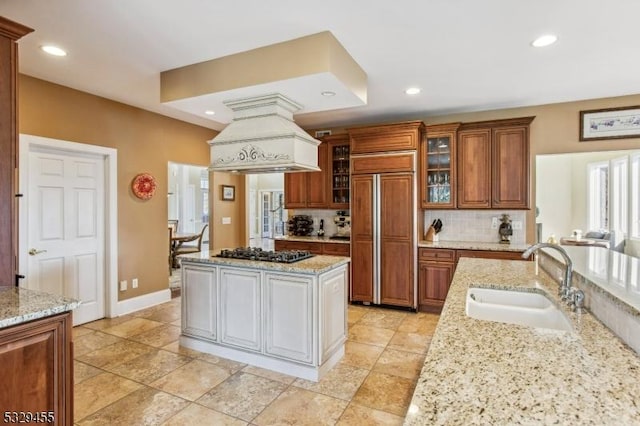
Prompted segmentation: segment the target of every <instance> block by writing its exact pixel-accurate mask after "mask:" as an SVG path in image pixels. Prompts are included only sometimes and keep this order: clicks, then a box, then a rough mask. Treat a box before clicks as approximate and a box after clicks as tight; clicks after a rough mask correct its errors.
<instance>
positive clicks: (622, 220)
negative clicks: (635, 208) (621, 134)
mask: <svg viewBox="0 0 640 426" xmlns="http://www.w3.org/2000/svg"><path fill="white" fill-rule="evenodd" d="M628 164H629V159H628V157H622V158H616V159H615V160H611V166H610V170H611V174H610V178H611V188H610V192H611V210H610V212H609V217H610V219H611V223H610V228H611V230H613V231H616V232H622V233H624V234H625V235H626V234H628V232H629V227H628V224H629V220H628V212H629V204H628V199H629V185H628V183H629V167H628Z"/></svg>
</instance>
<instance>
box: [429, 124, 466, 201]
mask: <svg viewBox="0 0 640 426" xmlns="http://www.w3.org/2000/svg"><path fill="white" fill-rule="evenodd" d="M459 126H460V123H453V124H438V125H433V126H427V127H426V131H425V135H424V138H423V140H422V146H421V154H420V155H421V157H422V158H421V163H422V165H421V178H420V179H421V193H422V197H421V198H422V208H425V209H426V208H448V209H451V208H455V205H456V196H455V195H456V194H455V188H456V163H455V161H456V158H455V153H456V137H457V130H458V127H459Z"/></svg>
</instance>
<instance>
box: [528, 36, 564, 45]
mask: <svg viewBox="0 0 640 426" xmlns="http://www.w3.org/2000/svg"><path fill="white" fill-rule="evenodd" d="M556 41H558V36H557V35H554V34H545V35H543V36H540V37H538V38H537V39H535V40H533V41H532V42H531V45H532V46H533V47H545V46H549V45H552V44H553V43H555V42H556Z"/></svg>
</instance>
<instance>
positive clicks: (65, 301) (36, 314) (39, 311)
mask: <svg viewBox="0 0 640 426" xmlns="http://www.w3.org/2000/svg"><path fill="white" fill-rule="evenodd" d="M79 305H80V302H79V301H77V300H74V299H69V298H66V297H62V296H56V295H53V294H49V293H43V292H40V291H34V290H28V289H26V288H20V287H8V288H2V289H0V328H5V327H10V326H12V325H17V324H22V323H23V322H27V321H32V320H35V319H39V318H45V317H50V316H52V315H56V314H60V313H63V312H67V311H71V310H73V309H75V308H77V307H78V306H79Z"/></svg>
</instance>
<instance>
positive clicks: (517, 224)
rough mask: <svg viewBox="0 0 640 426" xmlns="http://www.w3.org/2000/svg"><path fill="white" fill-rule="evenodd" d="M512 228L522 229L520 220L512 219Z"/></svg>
mask: <svg viewBox="0 0 640 426" xmlns="http://www.w3.org/2000/svg"><path fill="white" fill-rule="evenodd" d="M513 229H514V230H519V229H522V221H520V220H514V221H513Z"/></svg>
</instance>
